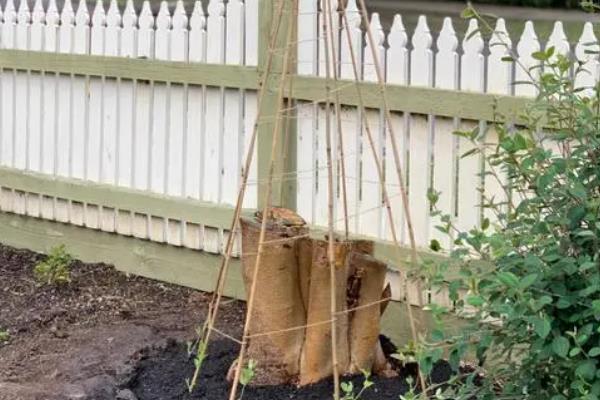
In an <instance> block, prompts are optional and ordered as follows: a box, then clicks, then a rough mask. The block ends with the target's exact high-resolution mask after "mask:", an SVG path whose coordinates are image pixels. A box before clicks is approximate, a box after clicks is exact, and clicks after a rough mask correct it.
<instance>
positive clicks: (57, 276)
mask: <svg viewBox="0 0 600 400" xmlns="http://www.w3.org/2000/svg"><path fill="white" fill-rule="evenodd" d="M71 264H73V257H71V255H70V254H69V253H67V250H66V248H65V246H64V245H60V246H56V247H53V248H52V250H50V253H49V254H48V257H46V259H45V260H44V261H40V262H39V263H37V264H36V266H35V267H34V268H33V274H34V275H35V279H37V281H38V282H39V284H40V285H59V284H64V283H69V282H71Z"/></svg>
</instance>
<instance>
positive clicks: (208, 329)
mask: <svg viewBox="0 0 600 400" xmlns="http://www.w3.org/2000/svg"><path fill="white" fill-rule="evenodd" d="M276 14H277V18H276V19H275V24H274V25H273V26H272V27H271V37H270V42H269V49H268V55H267V64H266V66H265V71H264V74H263V76H262V77H261V82H260V85H259V87H260V90H259V92H258V99H257V113H256V117H255V119H254V124H253V127H252V136H251V138H250V143H249V145H248V152H247V154H246V162H245V164H244V169H243V170H242V183H241V185H240V188H239V190H238V196H237V201H236V206H235V210H234V216H233V221H232V222H231V229H230V231H229V232H230V234H229V237H228V238H227V244H226V247H225V254H224V258H223V262H222V263H221V266H220V268H219V275H218V277H217V282H216V285H215V291H214V292H213V295H212V298H211V302H210V303H209V308H208V313H207V316H206V320H205V321H204V325H203V327H202V332H201V335H200V341H199V343H198V352H201V351H202V352H206V351H207V349H208V344H209V341H210V336H211V333H212V330H213V328H214V325H215V322H216V319H217V315H218V311H219V306H220V303H221V299H222V297H223V290H224V288H225V281H226V278H227V273H228V271H229V264H230V261H231V254H232V252H233V244H234V242H235V236H236V233H237V231H238V228H239V220H240V216H241V213H242V206H243V203H244V196H245V194H246V187H247V185H248V171H250V167H251V166H252V159H253V157H254V147H255V145H256V136H257V134H258V126H259V122H260V117H261V115H260V114H261V109H262V103H263V100H264V96H265V93H266V86H267V85H266V82H267V79H268V78H269V75H270V73H271V68H272V65H273V55H274V47H275V38H276V36H277V35H278V32H279V29H280V26H281V19H282V18H281V16H282V15H283V1H282V2H280V4H279V7H278V9H277V12H276ZM199 373H200V368H199V367H196V369H195V371H194V375H193V377H192V380H191V382H190V388H189V389H190V391H192V390H193V389H194V387H195V385H196V382H197V380H198V376H199Z"/></svg>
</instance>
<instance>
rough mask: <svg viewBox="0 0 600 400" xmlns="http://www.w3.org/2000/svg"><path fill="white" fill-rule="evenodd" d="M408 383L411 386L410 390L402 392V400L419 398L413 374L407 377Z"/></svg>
mask: <svg viewBox="0 0 600 400" xmlns="http://www.w3.org/2000/svg"><path fill="white" fill-rule="evenodd" d="M406 383H407V384H408V387H409V389H408V392H406V393H404V394H401V395H400V397H399V399H400V400H415V399H417V394H416V392H415V386H414V380H413V378H412V377H411V376H409V377H408V378H406Z"/></svg>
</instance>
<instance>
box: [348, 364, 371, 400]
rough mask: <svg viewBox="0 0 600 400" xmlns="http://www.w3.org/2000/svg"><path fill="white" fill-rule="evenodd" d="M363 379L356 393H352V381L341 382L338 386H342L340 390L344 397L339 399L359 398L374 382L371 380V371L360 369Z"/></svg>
mask: <svg viewBox="0 0 600 400" xmlns="http://www.w3.org/2000/svg"><path fill="white" fill-rule="evenodd" d="M361 372H362V374H363V377H364V380H363V384H362V387H361V388H360V390H359V391H358V393H357V394H354V384H353V383H352V382H342V383H341V384H340V387H341V388H342V392H344V397H342V399H341V400H360V398H361V396H362V395H363V393H364V391H365V390H367V389H368V388H370V387H371V386H373V385H374V384H375V383H374V382H373V381H372V380H371V371H367V370H364V369H362V370H361Z"/></svg>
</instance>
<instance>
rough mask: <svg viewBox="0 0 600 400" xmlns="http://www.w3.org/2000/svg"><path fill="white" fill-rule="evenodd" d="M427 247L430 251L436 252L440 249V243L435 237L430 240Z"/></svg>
mask: <svg viewBox="0 0 600 400" xmlns="http://www.w3.org/2000/svg"><path fill="white" fill-rule="evenodd" d="M429 248H430V249H431V250H432V251H435V252H438V251H440V250H441V249H442V245H441V244H440V242H439V241H437V240H436V239H432V240H431V242H429Z"/></svg>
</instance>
